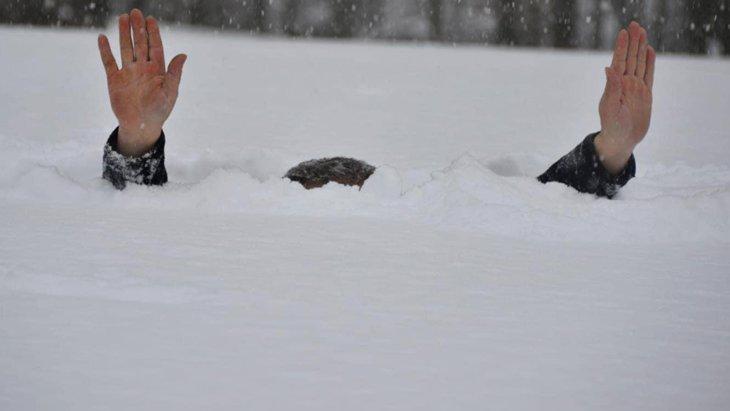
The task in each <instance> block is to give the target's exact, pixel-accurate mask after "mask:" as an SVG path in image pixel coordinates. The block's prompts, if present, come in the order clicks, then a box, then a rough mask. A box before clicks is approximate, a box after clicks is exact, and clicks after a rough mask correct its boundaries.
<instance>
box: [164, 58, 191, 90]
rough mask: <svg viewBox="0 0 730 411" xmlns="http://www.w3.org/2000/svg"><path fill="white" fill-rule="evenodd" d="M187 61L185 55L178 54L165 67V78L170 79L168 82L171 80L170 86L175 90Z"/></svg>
mask: <svg viewBox="0 0 730 411" xmlns="http://www.w3.org/2000/svg"><path fill="white" fill-rule="evenodd" d="M187 59H188V56H186V55H185V54H178V55H177V56H175V57H174V58H173V59H172V60H171V61H170V64H169V65H168V66H167V76H168V77H169V78H170V80H172V84H173V85H174V86H175V88H176V89H177V86H178V85H179V84H180V79H181V78H182V72H183V66H184V65H185V62H186V61H187Z"/></svg>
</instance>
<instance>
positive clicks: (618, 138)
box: [594, 22, 656, 174]
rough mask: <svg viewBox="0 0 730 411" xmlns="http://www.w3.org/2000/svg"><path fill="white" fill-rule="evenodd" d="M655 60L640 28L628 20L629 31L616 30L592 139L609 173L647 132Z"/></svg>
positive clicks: (622, 163) (620, 167)
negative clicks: (598, 128) (596, 130)
mask: <svg viewBox="0 0 730 411" xmlns="http://www.w3.org/2000/svg"><path fill="white" fill-rule="evenodd" d="M655 62H656V53H655V52H654V49H653V48H652V47H651V46H649V45H648V44H647V39H646V30H645V29H644V28H643V27H641V26H640V25H639V24H638V23H636V22H631V24H630V25H629V29H628V31H627V30H621V31H620V32H619V34H618V38H617V39H616V47H615V49H614V53H613V61H612V62H611V67H606V89H605V91H604V93H603V97H602V98H601V103H600V105H599V106H598V112H599V114H600V116H601V133H600V134H599V135H598V136H597V137H596V139H595V140H594V144H595V146H596V151H597V152H598V155H599V156H600V158H601V162H602V163H603V166H604V167H605V168H606V170H608V172H610V173H612V174H618V173H619V172H621V170H623V169H624V168H625V167H626V165H627V164H628V161H629V158H631V154H632V153H633V151H634V148H635V147H636V146H637V145H638V144H639V143H640V142H641V140H643V139H644V136H646V133H647V132H648V131H649V124H650V122H651V104H652V87H653V85H654V66H655Z"/></svg>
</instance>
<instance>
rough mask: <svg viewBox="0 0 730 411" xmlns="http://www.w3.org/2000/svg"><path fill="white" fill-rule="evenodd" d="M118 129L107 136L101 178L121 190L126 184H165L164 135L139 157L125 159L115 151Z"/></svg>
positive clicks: (125, 157)
mask: <svg viewBox="0 0 730 411" xmlns="http://www.w3.org/2000/svg"><path fill="white" fill-rule="evenodd" d="M118 133H119V128H117V129H116V130H114V131H113V132H112V134H111V135H110V136H109V140H107V142H106V145H105V146H104V172H103V174H102V177H103V178H104V179H105V180H108V181H110V182H111V183H112V184H113V185H114V187H116V188H117V189H119V190H123V189H124V188H125V187H126V186H127V182H131V183H135V184H144V185H162V184H165V183H166V182H167V170H165V133H164V132H163V133H162V134H160V138H159V139H157V142H156V143H155V145H154V146H153V147H152V149H151V150H150V151H149V152H147V153H145V154H143V155H142V156H140V157H127V156H124V155H122V154H120V153H119V151H118V150H117V147H118V146H117V138H118Z"/></svg>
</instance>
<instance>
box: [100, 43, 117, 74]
mask: <svg viewBox="0 0 730 411" xmlns="http://www.w3.org/2000/svg"><path fill="white" fill-rule="evenodd" d="M98 43H99V54H101V62H102V63H103V64H104V71H106V75H107V77H109V76H111V75H112V74H114V73H116V72H117V71H118V70H119V67H118V66H117V61H116V60H115V59H114V54H112V49H111V46H109V39H108V38H106V36H105V35H103V34H100V35H99V41H98Z"/></svg>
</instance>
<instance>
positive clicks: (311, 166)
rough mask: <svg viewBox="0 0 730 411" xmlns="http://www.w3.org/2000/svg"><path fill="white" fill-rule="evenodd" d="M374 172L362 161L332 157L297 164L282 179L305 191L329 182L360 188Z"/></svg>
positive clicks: (371, 167)
mask: <svg viewBox="0 0 730 411" xmlns="http://www.w3.org/2000/svg"><path fill="white" fill-rule="evenodd" d="M374 172H375V167H373V166H371V165H370V164H368V163H366V162H364V161H361V160H356V159H354V158H346V157H332V158H322V159H319V160H309V161H305V162H303V163H299V165H297V166H296V167H294V168H292V169H291V170H289V171H288V172H287V173H286V175H285V176H284V177H285V178H288V179H290V180H292V181H296V182H298V183H300V184H301V185H303V186H304V188H306V189H307V190H310V189H312V188H318V187H322V186H324V185H325V184H327V183H329V182H330V181H334V182H335V183H340V184H344V185H347V186H358V187H360V188H362V185H363V184H365V181H366V180H367V179H368V178H369V177H370V176H371V175H372V174H373V173H374Z"/></svg>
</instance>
